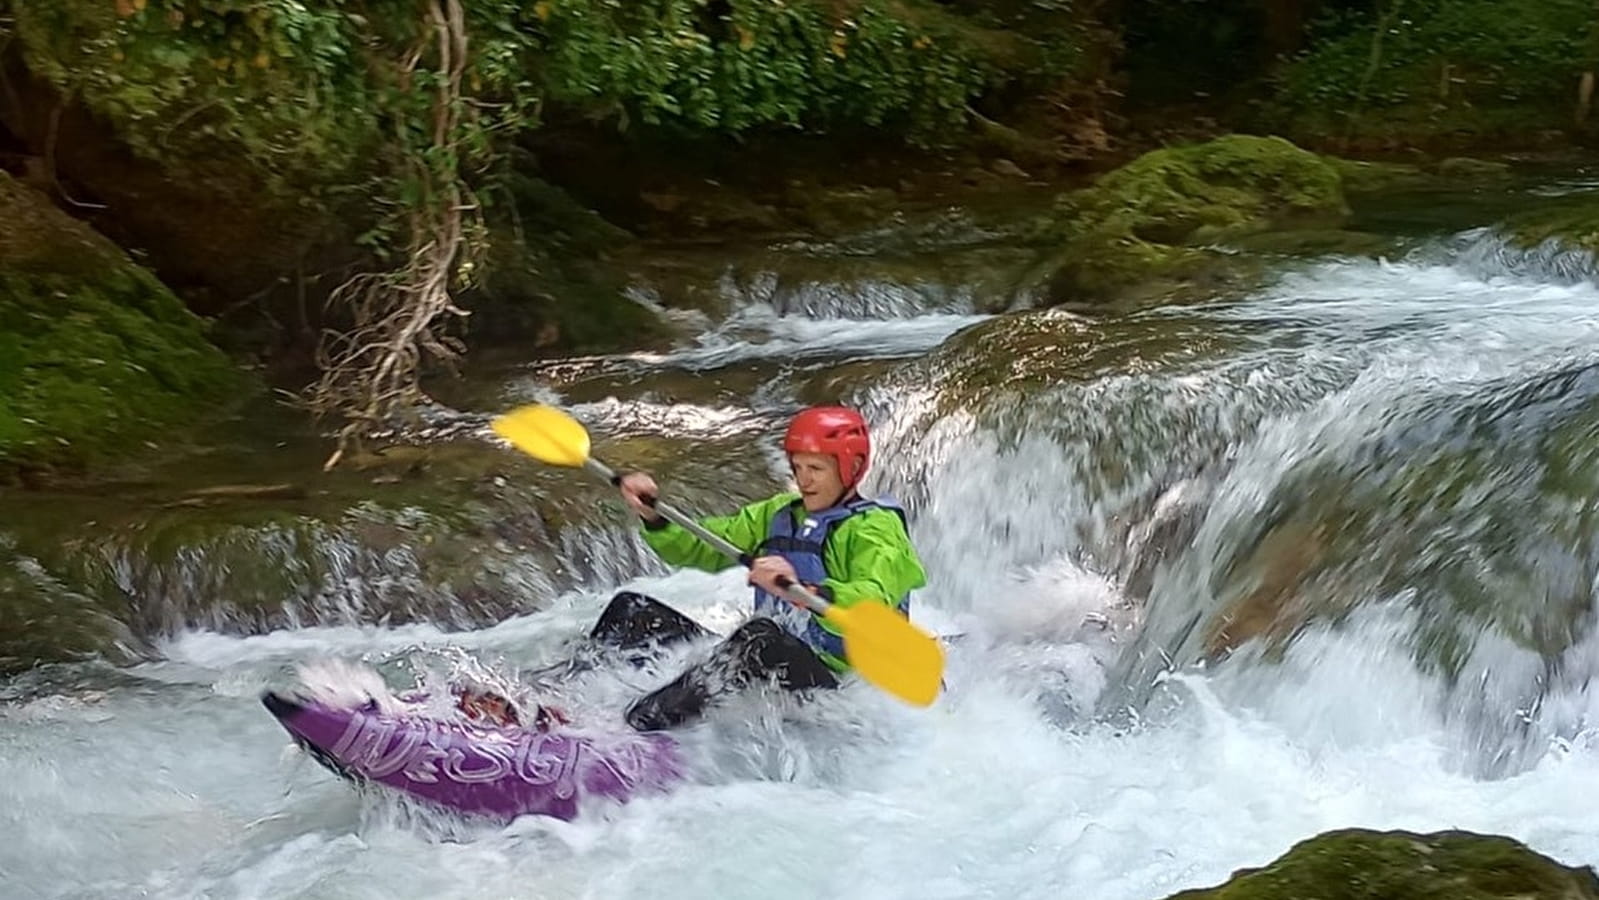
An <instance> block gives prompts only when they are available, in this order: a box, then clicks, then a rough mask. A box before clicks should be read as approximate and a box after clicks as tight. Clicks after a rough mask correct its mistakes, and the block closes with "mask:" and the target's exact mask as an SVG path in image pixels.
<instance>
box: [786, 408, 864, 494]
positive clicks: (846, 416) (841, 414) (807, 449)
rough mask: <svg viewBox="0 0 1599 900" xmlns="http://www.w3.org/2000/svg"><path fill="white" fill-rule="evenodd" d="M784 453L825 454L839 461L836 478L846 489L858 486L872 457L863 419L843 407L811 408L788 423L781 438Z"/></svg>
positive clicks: (858, 414)
mask: <svg viewBox="0 0 1599 900" xmlns="http://www.w3.org/2000/svg"><path fill="white" fill-rule="evenodd" d="M783 452H784V453H788V454H790V455H792V454H795V453H825V454H827V455H829V456H831V457H833V458H834V459H837V460H838V477H839V478H842V479H843V480H844V488H845V489H846V490H848V489H849V488H853V487H854V486H855V485H857V484H859V483H860V480H861V477H862V476H863V475H865V474H866V464H867V463H868V462H870V461H871V458H872V442H871V440H870V439H869V438H868V437H867V436H866V420H865V419H863V418H861V414H860V413H858V412H856V411H855V410H853V409H846V408H844V407H842V406H813V407H811V408H810V409H807V410H804V411H802V412H801V413H800V414H799V415H797V416H795V417H794V421H793V422H790V423H789V426H788V434H785V435H783Z"/></svg>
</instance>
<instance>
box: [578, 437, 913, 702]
mask: <svg viewBox="0 0 1599 900" xmlns="http://www.w3.org/2000/svg"><path fill="white" fill-rule="evenodd" d="M783 450H784V452H785V453H787V455H788V460H789V468H790V471H791V472H792V473H793V476H794V482H795V485H796V487H798V489H799V490H798V492H797V493H796V492H787V493H781V494H778V495H777V496H775V497H771V498H769V499H767V500H762V501H760V502H757V503H752V504H750V505H748V506H745V507H743V508H742V509H740V510H739V511H738V512H736V513H734V514H733V515H731V516H724V517H711V518H706V519H702V520H700V524H701V525H703V526H704V527H705V528H706V529H708V530H709V531H711V532H712V533H714V534H716V535H719V536H720V537H722V538H723V539H725V540H727V541H728V542H730V543H732V544H734V545H736V546H737V547H739V548H740V549H741V550H743V551H744V552H745V553H748V554H750V555H751V556H753V557H755V560H754V563H753V565H752V566H751V567H750V572H749V578H748V581H749V584H750V585H752V586H753V587H754V589H755V603H754V616H753V617H752V618H750V619H749V620H748V621H746V622H745V623H744V624H742V625H740V626H739V627H738V628H737V629H736V630H734V632H733V633H732V634H730V635H728V637H727V638H725V639H724V640H722V641H721V642H720V643H719V644H718V645H717V646H716V647H715V648H714V649H713V650H712V651H711V653H710V655H709V657H708V658H707V659H705V660H703V661H702V662H699V663H697V664H695V665H693V666H691V667H690V668H689V669H687V670H686V671H684V672H683V673H682V674H681V675H679V676H678V677H677V678H676V679H674V680H673V681H672V682H670V683H668V684H667V685H665V686H664V687H661V688H659V689H657V690H655V691H653V692H651V693H649V694H647V695H645V696H644V697H641V698H640V699H639V700H637V701H636V702H634V703H633V704H632V705H631V706H630V707H629V708H628V710H627V721H628V723H629V724H630V725H632V726H633V727H634V728H636V729H638V730H640V731H652V730H658V729H665V728H671V727H673V726H676V725H680V724H682V723H684V722H687V721H689V720H691V719H693V718H696V717H698V716H699V715H700V714H701V713H702V712H703V711H704V709H705V707H706V705H707V704H708V703H709V702H710V701H711V700H712V699H713V698H714V697H715V696H717V695H719V694H722V693H726V692H729V691H735V690H739V689H742V688H744V687H746V686H747V685H749V684H750V683H751V682H753V681H757V680H761V679H766V678H771V679H773V680H775V681H776V683H777V684H779V685H781V686H783V687H784V688H787V689H790V690H808V689H814V688H831V687H835V686H837V684H838V675H839V674H842V673H845V672H847V671H848V670H849V665H848V663H847V662H846V661H845V660H844V648H843V642H842V639H841V638H840V636H839V635H838V634H837V633H835V632H834V631H833V630H832V629H831V628H830V627H829V625H828V624H827V623H824V622H823V621H822V620H821V619H820V618H818V617H816V616H814V615H812V614H811V613H810V611H809V610H807V609H805V608H804V607H801V606H799V605H797V604H794V603H791V602H790V601H788V600H786V599H783V598H782V594H781V590H780V589H779V587H778V579H779V578H780V577H786V578H788V579H790V580H793V581H795V582H799V583H801V584H804V585H806V586H807V587H809V588H810V589H811V590H812V591H813V592H815V593H816V594H819V595H820V596H822V597H823V598H824V599H826V600H828V601H829V602H830V603H833V604H836V605H838V606H841V607H846V608H847V607H849V606H851V605H853V604H856V603H886V604H888V605H890V606H893V607H894V608H896V609H898V610H899V611H900V612H901V613H902V614H906V615H908V614H909V602H910V593H911V591H913V590H915V589H917V588H920V587H922V586H923V585H925V584H926V582H927V575H926V572H925V571H924V570H923V568H922V563H921V560H920V559H919V558H918V557H917V555H916V550H915V548H914V547H912V546H911V541H910V535H909V532H908V531H907V529H906V522H905V514H904V511H903V510H901V509H900V508H899V507H898V506H897V505H895V504H893V503H892V502H891V501H888V500H874V499H868V498H864V497H862V496H861V495H860V493H859V492H858V490H857V488H858V486H859V485H860V483H861V479H862V478H863V477H864V476H865V474H866V469H867V466H868V465H869V464H870V462H871V441H870V437H869V435H868V433H867V427H866V421H865V419H863V418H862V417H861V415H860V414H859V413H858V412H856V411H854V410H852V409H847V408H844V407H839V406H820V407H813V408H810V409H806V410H804V411H802V412H800V413H799V414H798V415H797V416H795V417H794V419H793V421H792V422H791V423H790V425H789V427H788V431H787V433H786V434H785V435H784V437H783ZM619 487H620V489H621V493H622V498H623V500H624V501H626V503H627V504H628V506H629V507H631V508H632V510H633V511H634V512H635V513H637V514H638V516H639V518H640V519H641V520H642V521H643V530H644V540H645V542H646V543H648V544H649V545H650V547H651V548H652V549H654V550H655V552H656V553H657V554H658V555H659V556H660V557H661V559H663V560H664V561H666V562H667V563H668V564H671V565H676V566H687V567H691V568H696V569H702V570H704V571H707V572H717V571H721V570H722V569H725V568H727V567H729V566H732V565H736V563H734V562H733V561H732V560H730V559H728V558H727V557H726V556H724V555H722V554H721V553H719V552H717V551H716V550H715V549H714V548H712V547H710V546H709V545H707V544H705V543H704V542H703V541H701V540H700V539H698V538H696V537H695V536H694V535H693V534H692V533H690V532H689V531H687V530H685V529H684V528H682V527H680V526H678V525H675V524H673V523H671V522H669V521H667V520H666V519H665V518H663V517H662V516H660V515H659V514H658V513H657V512H656V511H655V510H654V509H653V508H652V507H651V505H650V501H651V500H652V499H653V498H654V497H655V496H656V495H657V487H656V484H655V480H654V479H653V478H651V477H650V476H649V475H648V474H645V473H643V472H631V473H628V474H626V475H624V476H623V477H622V479H621V482H620V485H619ZM704 636H708V632H706V631H705V629H703V628H701V627H700V626H699V625H698V624H697V623H695V622H694V621H693V620H692V619H690V618H689V617H688V616H685V615H683V614H682V613H680V612H678V611H677V610H675V609H672V608H671V607H669V606H667V605H666V604H664V603H661V602H660V601H658V600H655V599H653V598H650V597H646V596H644V595H642V594H636V593H631V592H624V593H621V594H618V595H616V596H615V597H613V598H612V599H611V602H610V604H609V605H608V606H607V607H606V608H605V611H604V612H603V613H602V614H601V615H600V618H599V620H598V622H597V623H596V624H595V626H594V629H593V631H592V632H591V637H593V638H594V639H595V640H596V641H598V642H600V643H603V644H608V645H610V646H614V647H619V648H636V647H640V646H644V645H646V644H652V643H653V644H670V643H674V642H677V641H682V640H688V639H692V638H695V637H704Z"/></svg>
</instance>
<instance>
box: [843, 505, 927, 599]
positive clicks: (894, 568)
mask: <svg viewBox="0 0 1599 900" xmlns="http://www.w3.org/2000/svg"><path fill="white" fill-rule="evenodd" d="M828 544H829V546H828V548H827V557H828V558H827V570H828V571H829V572H836V573H838V575H837V576H836V577H832V578H828V579H826V580H825V581H823V582H822V584H821V587H822V593H823V595H824V596H826V597H827V598H828V599H829V600H831V601H832V602H833V603H836V604H838V605H839V606H841V607H844V608H846V609H847V608H849V607H850V606H851V605H853V604H855V603H858V602H860V601H862V600H875V601H878V602H880V603H885V604H887V605H889V606H896V605H898V604H899V602H900V600H901V599H903V598H904V597H905V595H906V594H909V593H910V592H911V591H913V590H915V589H917V588H919V587H923V586H924V585H926V584H927V573H926V571H924V570H923V569H922V561H921V558H920V557H918V556H917V555H916V548H914V547H912V546H911V539H910V535H909V534H907V533H906V532H905V523H904V522H903V521H901V520H900V517H899V514H898V513H895V512H894V511H893V510H887V509H879V510H873V511H872V512H870V513H867V514H865V515H861V516H857V517H855V518H854V519H852V520H850V521H849V523H848V526H847V528H841V529H839V531H837V532H835V533H834V539H833V540H830V541H829V542H828Z"/></svg>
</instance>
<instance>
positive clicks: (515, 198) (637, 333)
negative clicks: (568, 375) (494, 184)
mask: <svg viewBox="0 0 1599 900" xmlns="http://www.w3.org/2000/svg"><path fill="white" fill-rule="evenodd" d="M505 187H506V194H507V196H508V198H509V201H510V202H509V203H504V204H501V205H499V206H497V207H495V209H494V210H493V211H492V218H491V220H490V221H491V229H490V232H489V238H488V240H487V242H486V243H487V252H486V253H485V255H484V259H483V267H482V271H481V272H480V273H479V274H478V277H477V278H476V281H475V284H474V287H473V289H472V291H471V293H470V294H468V295H467V296H466V297H465V298H464V300H465V302H466V304H467V305H468V307H469V308H471V309H472V310H473V316H472V319H471V320H470V321H469V322H468V327H469V329H470V333H471V335H472V336H473V338H474V339H475V340H477V341H479V342H484V343H494V342H503V341H513V340H514V341H523V342H525V341H526V339H527V338H528V337H529V336H532V337H534V339H535V340H536V341H538V342H539V343H540V344H545V345H551V346H558V347H561V348H563V349H568V350H584V351H587V350H603V349H614V348H616V347H618V346H623V345H627V344H630V343H637V342H638V341H640V340H642V339H645V338H647V337H648V336H649V335H651V334H653V333H655V332H656V331H658V330H660V326H659V323H658V322H657V321H656V319H655V316H654V314H653V313H652V312H650V310H648V309H646V308H645V307H643V306H641V305H639V304H638V303H635V302H633V301H631V300H629V299H628V298H627V296H626V294H625V289H626V284H625V283H624V281H623V277H622V275H621V273H620V271H619V270H618V269H617V267H615V266H614V265H609V264H607V262H606V258H607V256H608V255H609V254H610V253H612V252H614V251H617V250H619V249H621V247H622V246H623V245H624V244H625V243H626V242H627V241H628V240H629V238H630V235H628V233H627V232H626V231H623V230H622V229H620V228H617V227H616V226H614V225H612V224H610V223H609V222H607V221H605V220H604V219H603V218H601V217H600V216H599V215H598V214H596V213H595V212H593V211H592V210H589V209H587V208H585V207H583V206H581V205H580V204H578V203H577V202H576V201H574V200H573V199H572V198H571V197H570V196H569V195H568V194H566V192H564V191H562V190H560V189H559V188H556V187H554V186H552V185H550V184H549V183H547V182H545V181H543V180H541V179H538V178H532V177H528V176H521V175H513V176H511V177H509V178H508V179H507V180H506V184H505Z"/></svg>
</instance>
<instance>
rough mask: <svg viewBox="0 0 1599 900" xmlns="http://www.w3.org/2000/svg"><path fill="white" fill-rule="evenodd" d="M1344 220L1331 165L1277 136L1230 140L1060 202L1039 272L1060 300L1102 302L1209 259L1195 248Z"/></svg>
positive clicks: (1151, 163)
mask: <svg viewBox="0 0 1599 900" xmlns="http://www.w3.org/2000/svg"><path fill="white" fill-rule="evenodd" d="M1348 215H1349V209H1348V207H1347V206H1346V204H1345V202H1344V193H1343V175H1342V172H1341V171H1340V169H1339V167H1338V166H1336V165H1334V164H1333V163H1332V162H1330V161H1329V160H1328V159H1327V158H1325V157H1322V156H1319V155H1317V154H1315V153H1311V152H1309V151H1306V150H1302V149H1300V148H1298V147H1295V146H1294V145H1293V144H1291V143H1289V142H1287V141H1285V140H1283V139H1281V138H1274V137H1270V138H1268V137H1251V136H1245V135H1230V136H1227V137H1223V138H1218V139H1216V140H1213V141H1209V142H1206V143H1203V144H1192V145H1187V146H1181V147H1170V148H1166V149H1162V150H1156V151H1153V152H1151V153H1146V154H1145V155H1143V156H1141V157H1139V158H1138V159H1136V160H1134V161H1133V162H1131V163H1129V164H1127V165H1125V166H1123V167H1121V168H1119V169H1117V170H1115V171H1113V172H1111V173H1110V174H1108V175H1106V176H1104V177H1103V178H1101V179H1100V180H1099V181H1098V182H1097V183H1095V184H1094V185H1093V186H1091V187H1088V188H1085V189H1083V190H1080V191H1076V192H1073V193H1071V194H1068V195H1066V196H1065V197H1063V198H1062V200H1061V202H1060V204H1059V206H1058V209H1057V211H1056V213H1055V215H1054V216H1053V218H1052V220H1051V221H1050V222H1049V223H1048V225H1047V226H1046V228H1045V229H1044V234H1045V236H1046V238H1047V239H1049V240H1052V241H1058V242H1059V243H1060V245H1061V246H1060V249H1058V250H1057V251H1054V252H1052V253H1051V254H1050V255H1049V256H1048V257H1047V258H1046V259H1045V260H1044V261H1043V263H1042V266H1041V270H1040V271H1039V272H1037V273H1035V275H1034V277H1035V278H1038V279H1040V280H1041V281H1042V283H1044V284H1045V285H1047V287H1046V291H1047V293H1048V294H1049V295H1050V299H1052V300H1056V301H1062V300H1073V299H1078V300H1081V299H1086V300H1104V299H1109V298H1112V297H1114V296H1115V295H1117V294H1118V293H1119V292H1121V291H1122V290H1124V289H1126V288H1128V287H1130V286H1132V285H1135V284H1137V283H1139V282H1142V281H1147V280H1149V279H1151V278H1152V277H1159V276H1164V277H1171V276H1182V275H1190V274H1194V273H1197V272H1199V271H1201V270H1202V269H1204V268H1205V267H1206V266H1208V265H1209V264H1211V263H1212V262H1213V261H1214V257H1213V256H1212V254H1210V253H1209V252H1207V251H1205V250H1202V249H1199V248H1198V247H1197V246H1196V245H1200V244H1206V243H1211V242H1216V241H1223V240H1226V239H1229V238H1236V237H1239V236H1243V235H1248V234H1253V233H1257V232H1261V231H1265V230H1268V229H1276V228H1324V227H1328V226H1333V225H1336V224H1338V223H1340V222H1342V221H1343V220H1344V219H1345V218H1346V217H1347V216H1348Z"/></svg>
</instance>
